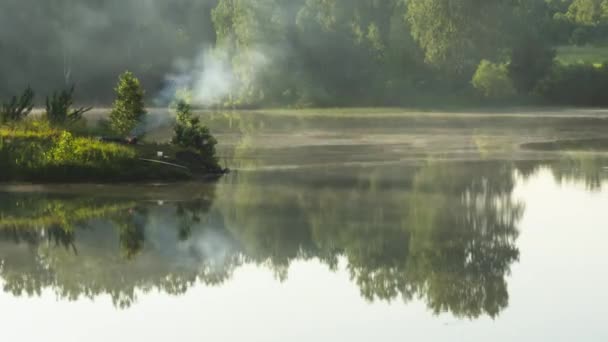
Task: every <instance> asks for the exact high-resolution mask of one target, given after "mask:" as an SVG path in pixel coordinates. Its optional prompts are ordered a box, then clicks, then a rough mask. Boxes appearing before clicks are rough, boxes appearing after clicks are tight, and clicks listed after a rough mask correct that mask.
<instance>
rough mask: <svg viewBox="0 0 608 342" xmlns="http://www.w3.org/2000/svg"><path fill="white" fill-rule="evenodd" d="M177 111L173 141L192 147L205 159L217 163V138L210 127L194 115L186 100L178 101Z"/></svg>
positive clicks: (182, 145)
mask: <svg viewBox="0 0 608 342" xmlns="http://www.w3.org/2000/svg"><path fill="white" fill-rule="evenodd" d="M176 113H177V118H176V124H175V127H174V134H173V139H172V143H173V144H175V145H178V146H181V147H184V148H192V149H194V150H196V151H197V152H198V153H200V154H201V156H203V157H204V158H205V159H207V160H209V161H213V164H217V156H216V151H215V146H216V145H217V140H216V139H215V138H214V137H213V135H211V132H210V131H209V128H208V127H206V126H204V125H202V124H201V122H200V119H199V118H196V117H194V116H193V115H192V108H191V107H190V105H189V104H187V103H186V102H184V101H179V102H178V103H177V105H176Z"/></svg>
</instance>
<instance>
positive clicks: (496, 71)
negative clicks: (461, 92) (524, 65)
mask: <svg viewBox="0 0 608 342" xmlns="http://www.w3.org/2000/svg"><path fill="white" fill-rule="evenodd" d="M472 83H473V87H474V88H475V89H477V90H478V91H479V92H481V93H482V94H483V96H485V97H486V98H490V99H504V98H508V97H510V96H513V95H514V94H515V88H514V87H513V81H511V78H510V77H509V71H508V69H507V66H506V65H505V64H494V63H491V62H490V61H487V60H482V61H481V63H479V67H478V68H477V71H476V72H475V75H474V76H473V80H472Z"/></svg>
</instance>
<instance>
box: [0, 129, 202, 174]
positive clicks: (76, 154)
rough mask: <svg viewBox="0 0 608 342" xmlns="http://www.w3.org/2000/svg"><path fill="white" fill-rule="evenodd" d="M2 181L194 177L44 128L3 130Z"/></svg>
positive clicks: (0, 136)
mask: <svg viewBox="0 0 608 342" xmlns="http://www.w3.org/2000/svg"><path fill="white" fill-rule="evenodd" d="M0 140H1V141H2V144H0V161H2V172H0V181H7V180H10V181H24V180H25V181H63V182H65V181H67V180H69V181H72V182H80V181H108V180H122V181H129V180H138V181H141V180H149V179H165V180H176V179H189V178H190V177H191V174H190V172H187V171H184V170H178V169H175V168H172V167H163V166H161V165H147V164H144V163H142V162H141V161H139V160H138V154H137V152H136V151H135V150H134V149H133V148H132V147H128V146H123V145H118V144H113V143H106V142H102V141H98V140H97V139H92V138H86V137H78V136H74V135H73V134H72V133H70V132H67V131H63V130H58V129H54V128H50V127H47V126H44V125H42V124H41V125H36V124H29V125H24V127H19V126H18V127H14V128H0Z"/></svg>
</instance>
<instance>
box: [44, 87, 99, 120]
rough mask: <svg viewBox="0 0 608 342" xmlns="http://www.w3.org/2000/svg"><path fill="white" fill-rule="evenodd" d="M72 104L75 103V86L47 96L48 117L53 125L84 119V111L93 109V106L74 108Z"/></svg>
mask: <svg viewBox="0 0 608 342" xmlns="http://www.w3.org/2000/svg"><path fill="white" fill-rule="evenodd" d="M72 105H74V86H72V87H71V88H70V89H68V90H62V91H61V92H59V93H53V95H52V96H51V97H47V98H46V118H47V120H48V122H50V123H51V124H53V125H65V124H69V123H74V122H76V121H78V120H80V119H82V115H83V114H84V113H86V112H88V111H90V110H91V109H93V108H92V107H88V108H84V107H81V108H77V109H72Z"/></svg>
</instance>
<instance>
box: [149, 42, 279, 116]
mask: <svg viewBox="0 0 608 342" xmlns="http://www.w3.org/2000/svg"><path fill="white" fill-rule="evenodd" d="M232 58H233V56H231V55H230V54H229V53H226V52H225V51H222V50H221V49H217V48H215V49H203V51H202V52H201V53H200V54H199V55H198V56H197V57H196V58H194V59H193V60H185V59H180V60H178V61H176V63H175V71H174V72H173V73H171V74H169V75H167V77H166V81H167V86H166V87H165V89H164V90H163V91H162V93H161V94H160V101H161V102H162V103H170V102H173V101H174V100H175V99H184V100H187V101H188V102H190V103H191V104H193V105H196V106H202V107H210V106H214V105H217V104H220V103H222V102H224V101H225V100H226V99H227V98H230V97H233V98H234V97H238V96H239V94H240V92H241V91H242V89H244V88H246V87H247V86H252V85H254V83H255V80H256V76H257V75H258V74H259V72H260V71H261V70H262V68H264V67H265V66H267V65H268V64H269V61H270V58H269V57H268V56H267V54H266V53H263V52H262V50H261V49H250V50H249V51H247V53H246V54H241V55H239V56H238V58H239V59H240V60H239V61H238V63H237V64H238V65H240V66H241V67H239V70H238V71H235V70H234V69H233V66H232V63H231V62H232ZM239 76H243V77H239Z"/></svg>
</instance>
